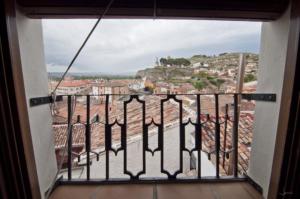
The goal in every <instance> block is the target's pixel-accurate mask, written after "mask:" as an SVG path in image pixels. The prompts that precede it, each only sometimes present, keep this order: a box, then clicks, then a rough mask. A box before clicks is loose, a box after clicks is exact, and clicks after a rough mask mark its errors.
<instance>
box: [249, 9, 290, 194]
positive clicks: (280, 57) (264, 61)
mask: <svg viewBox="0 0 300 199" xmlns="http://www.w3.org/2000/svg"><path fill="white" fill-rule="evenodd" d="M289 15H290V11H289V10H288V11H287V12H286V13H285V14H284V15H283V16H282V17H281V18H280V19H278V20H276V21H273V22H264V23H263V24H262V32H261V47H260V59H259V70H258V84H257V93H276V95H277V100H276V102H275V103H274V102H262V101H257V103H256V107H255V119H254V134H253V143H252V149H251V150H252V151H251V157H250V165H249V171H248V175H249V176H250V177H251V178H252V179H253V180H254V181H255V182H257V183H258V184H259V185H260V186H261V187H262V188H263V195H264V197H267V194H268V189H269V183H270V177H271V170H272V163H273V157H274V148H275V140H276V134H277V130H278V123H279V122H280V121H279V113H280V103H281V94H282V88H283V78H284V71H285V70H286V67H285V63H286V54H287V43H288V33H289V32H288V30H289V25H290V22H289Z"/></svg>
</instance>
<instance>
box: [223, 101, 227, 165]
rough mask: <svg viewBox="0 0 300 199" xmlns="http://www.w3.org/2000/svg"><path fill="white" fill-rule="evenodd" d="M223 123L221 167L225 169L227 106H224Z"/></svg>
mask: <svg viewBox="0 0 300 199" xmlns="http://www.w3.org/2000/svg"><path fill="white" fill-rule="evenodd" d="M224 119H225V122H224V141H223V153H222V161H223V162H222V167H223V168H224V167H225V157H226V156H225V155H226V153H227V151H226V148H227V146H226V145H227V121H228V104H226V105H225V118H224Z"/></svg>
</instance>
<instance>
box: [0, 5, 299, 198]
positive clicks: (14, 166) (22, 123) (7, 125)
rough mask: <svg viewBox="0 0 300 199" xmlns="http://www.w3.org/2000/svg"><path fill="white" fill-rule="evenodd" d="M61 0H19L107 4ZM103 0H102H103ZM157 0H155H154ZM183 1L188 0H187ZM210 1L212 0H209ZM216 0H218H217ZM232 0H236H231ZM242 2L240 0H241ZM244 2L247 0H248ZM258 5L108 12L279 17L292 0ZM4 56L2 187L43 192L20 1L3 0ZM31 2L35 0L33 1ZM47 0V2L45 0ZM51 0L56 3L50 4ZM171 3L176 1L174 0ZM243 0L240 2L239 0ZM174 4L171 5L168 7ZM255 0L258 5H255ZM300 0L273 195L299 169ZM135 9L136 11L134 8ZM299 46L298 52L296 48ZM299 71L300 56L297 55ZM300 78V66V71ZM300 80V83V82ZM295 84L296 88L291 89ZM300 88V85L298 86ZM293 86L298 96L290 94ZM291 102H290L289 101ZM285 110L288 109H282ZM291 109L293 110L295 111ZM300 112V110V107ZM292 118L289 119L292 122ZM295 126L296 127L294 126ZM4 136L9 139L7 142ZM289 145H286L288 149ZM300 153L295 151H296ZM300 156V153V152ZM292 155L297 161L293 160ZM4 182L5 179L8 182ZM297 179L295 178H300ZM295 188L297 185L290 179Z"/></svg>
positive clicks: (5, 192)
mask: <svg viewBox="0 0 300 199" xmlns="http://www.w3.org/2000/svg"><path fill="white" fill-rule="evenodd" d="M57 2H59V1H54V0H52V1H51V0H43V1H42V0H40V1H37V0H23V1H22V0H18V3H19V6H20V9H21V10H23V12H24V13H25V14H27V16H30V17H36V18H39V17H46V18H62V17H64V18H74V17H96V16H98V15H99V14H101V12H100V13H98V11H99V8H102V9H103V8H104V6H103V5H102V6H100V5H98V6H92V5H86V7H84V6H77V7H76V5H73V6H72V5H71V4H69V3H70V2H77V3H78V2H79V3H80V2H81V3H83V4H84V0H78V1H60V2H63V3H65V4H64V5H61V6H60V7H57V6H55V3H57ZM98 2H99V1H98ZM149 2H155V1H149ZM182 2H183V1H182ZM206 2H209V1H206ZM215 2H217V1H215ZM232 2H233V1H232ZM236 2H238V1H236ZM244 2H245V1H244ZM253 2H255V3H256V5H257V6H256V7H253V8H252V10H247V7H248V8H249V4H248V5H247V4H239V3H237V4H234V5H233V6H231V7H232V9H221V8H222V5H220V4H219V6H220V7H219V8H220V9H216V6H217V4H215V5H214V8H215V9H212V8H208V7H206V8H204V7H201V6H200V7H196V8H197V9H191V8H183V9H181V8H180V6H178V5H176V4H174V1H172V3H173V4H174V5H176V6H175V7H172V4H167V5H165V7H161V6H162V5H155V4H152V3H151V4H149V5H148V7H147V5H146V4H145V5H143V6H144V8H143V6H140V7H139V8H138V9H137V8H122V7H119V8H117V7H114V8H113V9H112V10H111V12H110V13H108V17H116V16H122V17H130V16H134V17H140V18H156V17H157V18H172V17H180V18H219V19H224V18H225V19H247V20H249V19H250V20H274V19H277V18H278V17H280V16H281V14H282V13H283V11H284V10H285V8H286V5H287V3H288V0H286V1H285V0H278V1H274V2H277V3H275V4H272V5H273V6H270V4H266V5H267V6H266V5H264V4H263V3H260V2H262V1H253ZM0 3H1V4H0V9H1V10H0V11H1V23H0V26H1V28H0V33H1V60H0V61H1V62H0V64H1V65H0V88H1V90H0V108H1V109H0V114H1V115H0V116H1V118H0V122H1V123H0V125H1V128H2V129H1V131H0V142H1V144H0V150H1V151H0V182H1V183H0V191H1V196H2V197H3V198H39V197H40V190H39V185H38V177H37V171H36V166H35V161H34V153H33V147H32V141H31V135H30V128H29V119H28V114H27V106H26V97H25V90H24V82H23V77H22V68H21V61H20V52H19V46H18V37H17V30H16V16H15V11H16V6H15V1H14V0H12V1H10V0H1V2H0ZM30 3H31V4H30ZM43 3H44V4H43ZM46 3H50V4H51V3H52V5H48V6H47V4H46ZM169 3H171V1H169ZM240 3H241V2H240ZM168 6H169V7H168ZM252 6H253V5H252ZM296 8H298V10H297V9H296ZM299 8H300V6H299V1H297V0H294V1H293V4H292V14H291V23H292V25H291V26H290V27H291V28H290V35H289V46H288V52H287V55H288V58H287V63H286V65H288V66H289V68H288V71H287V73H286V74H285V80H284V81H285V84H284V88H283V90H284V91H285V92H284V93H283V96H282V99H283V100H282V103H281V110H282V111H281V112H282V113H281V115H280V121H281V123H280V124H279V126H278V134H277V139H276V147H275V154H276V156H275V158H274V161H273V168H272V175H271V181H270V188H269V194H268V195H269V198H276V197H277V196H278V195H279V193H281V192H284V191H286V190H285V189H284V187H286V186H285V182H286V181H287V180H286V179H289V178H290V176H291V175H292V174H293V172H295V169H293V167H292V166H293V164H296V163H295V161H296V160H298V159H293V158H295V157H296V158H297V156H293V157H291V156H289V154H291V153H290V151H292V152H295V150H299V148H297V147H296V149H295V148H293V147H295V146H299V145H297V143H298V142H296V141H297V139H296V138H297V137H294V136H293V135H295V132H297V131H298V129H297V128H299V127H297V126H295V124H297V120H296V115H297V112H296V110H297V109H296V105H297V104H296V102H297V92H299V90H297V88H296V86H295V85H297V79H296V78H295V80H291V79H290V78H291V77H290V74H291V71H292V72H293V71H294V72H295V66H296V56H297V53H298V56H299V49H298V47H297V46H296V45H298V43H296V42H295V38H298V37H299V21H300V19H299ZM130 13H131V14H130ZM295 50H296V51H297V52H295ZM297 65H298V71H299V57H298V61H297ZM296 76H297V77H298V78H299V72H296ZM298 85H299V83H298ZM292 89H294V90H292ZM298 89H299V88H298ZM288 92H293V97H292V98H290V97H289V95H287V93H288ZM290 102H291V103H290ZM283 110H285V111H283ZM290 110H291V112H290ZM298 114H299V112H298ZM287 124H289V125H287ZM295 129H296V130H295ZM4 140H5V142H4ZM283 149H285V151H284V150H283ZM293 155H295V154H293ZM298 158H299V157H298ZM288 160H293V161H288ZM3 182H4V183H3ZM295 182H296V181H295ZM290 188H293V186H291V185H290Z"/></svg>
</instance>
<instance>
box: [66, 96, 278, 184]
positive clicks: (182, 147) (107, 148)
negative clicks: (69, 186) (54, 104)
mask: <svg viewBox="0 0 300 199" xmlns="http://www.w3.org/2000/svg"><path fill="white" fill-rule="evenodd" d="M205 95H211V96H212V101H213V104H214V117H213V118H214V119H212V118H211V117H209V115H207V119H206V121H202V120H201V116H203V113H202V110H203V108H202V107H201V97H202V96H204V94H195V95H194V97H195V104H196V108H195V114H196V116H195V120H194V121H195V122H192V120H191V119H188V120H187V121H186V122H185V121H184V119H183V112H184V110H183V109H184V107H183V100H182V99H180V97H179V96H181V95H169V94H168V95H167V94H161V95H158V96H160V97H159V98H158V99H159V100H160V102H159V103H160V122H159V123H157V122H154V120H153V119H152V120H151V122H147V121H146V111H147V107H146V103H145V100H142V99H141V97H140V96H139V95H127V99H126V100H125V101H123V108H124V110H123V111H124V113H123V120H122V122H119V121H118V120H115V121H114V122H110V119H109V118H110V115H109V114H110V111H109V106H110V105H109V103H110V96H112V95H98V96H100V97H102V98H104V99H105V100H104V102H105V114H104V116H102V117H104V121H103V122H104V128H105V131H104V133H105V141H104V154H105V159H106V161H105V178H104V179H99V180H95V179H91V175H90V173H91V168H90V166H91V165H90V161H91V155H93V156H96V158H97V160H99V156H100V154H99V152H95V151H93V150H92V149H91V125H92V124H93V123H97V122H99V116H98V115H97V116H96V117H94V118H91V115H90V106H91V96H90V95H86V96H82V95H80V97H85V98H86V122H84V123H83V125H85V152H84V153H81V154H76V155H75V154H74V153H73V151H72V125H74V123H72V118H71V117H72V116H73V114H72V111H73V110H72V103H73V100H74V98H73V96H71V95H68V96H66V97H67V104H68V124H69V125H70V126H69V127H70V128H71V133H70V135H69V137H68V145H67V147H68V150H67V151H68V153H67V155H68V159H67V173H68V175H67V176H68V177H67V179H60V181H61V182H64V183H78V182H81V183H82V182H92V183H95V182H96V183H110V182H115V181H120V180H115V181H114V179H112V178H111V177H110V172H111V171H110V168H111V167H110V161H109V157H110V152H113V153H115V154H117V153H118V152H119V151H123V153H124V155H123V173H124V174H125V175H127V176H129V178H126V179H123V180H121V181H122V182H137V181H138V182H145V181H150V182H153V180H155V181H178V182H179V181H185V180H186V181H199V180H204V179H206V178H204V177H203V176H202V174H201V159H202V157H201V151H203V150H202V132H203V127H204V125H205V123H206V122H212V123H213V124H214V137H215V139H214V142H215V143H214V150H213V152H210V154H211V153H213V154H214V158H215V160H214V162H215V169H216V171H215V172H216V175H215V176H214V177H211V178H209V179H214V180H223V179H224V180H228V179H229V180H239V179H241V176H239V172H238V153H239V152H238V130H239V127H238V125H239V121H238V120H239V104H238V103H239V97H241V98H246V99H251V100H253V99H256V100H264V101H275V99H276V96H275V95H274V94H240V93H232V94H205ZM223 95H226V96H231V97H232V103H231V104H230V107H231V115H229V114H228V105H226V110H225V111H224V113H225V116H224V118H225V120H222V121H221V120H220V105H219V101H220V96H223ZM134 99H135V100H136V102H138V103H140V104H141V107H142V110H141V113H142V118H141V120H142V129H141V134H142V143H143V144H142V164H143V165H142V169H141V170H140V171H139V172H137V173H136V174H133V172H131V171H130V170H128V167H127V155H128V151H127V147H128V146H127V138H128V132H127V131H128V129H127V127H128V124H127V122H128V121H127V112H128V105H129V104H130V103H131V102H132V101H133V100H134ZM171 99H172V100H174V101H175V102H176V103H178V107H179V110H178V113H179V118H178V121H179V168H178V169H177V170H176V171H175V172H173V173H171V172H169V171H168V170H167V169H166V168H165V165H164V163H165V162H164V159H165V157H164V142H165V140H164V125H165V121H164V106H165V103H166V102H168V101H169V100H171ZM223 115H224V114H223ZM79 120H80V119H78V121H77V122H75V123H78V122H80V121H79ZM229 121H230V122H232V138H231V139H232V148H231V150H230V151H226V150H224V149H221V141H220V132H221V130H220V125H222V124H225V126H227V122H229ZM115 125H117V126H119V127H120V129H121V130H120V131H121V132H120V147H119V148H114V147H113V146H112V142H113V140H112V129H113V127H114V126H115ZM151 125H155V126H156V127H157V128H158V146H157V147H156V148H155V149H151V148H150V147H149V135H148V133H149V127H150V126H151ZM187 125H192V126H193V128H194V129H195V140H194V146H193V148H191V149H188V147H187V146H186V140H185V128H186V126H187ZM225 128H226V127H225ZM225 136H226V135H225ZM224 139H226V137H225V138H224ZM225 142H226V140H225ZM184 152H188V154H189V155H190V156H192V154H193V153H194V152H196V156H197V158H196V159H197V164H196V165H197V168H196V170H197V174H196V176H195V177H194V178H192V179H191V178H188V179H183V178H180V179H179V178H178V175H179V174H181V173H182V172H183V153H184ZM101 153H103V152H101ZM146 153H151V154H152V156H153V155H154V154H155V153H160V172H161V173H163V174H166V176H167V177H166V178H163V179H146V178H141V175H143V174H145V173H146V161H147V159H146ZM226 153H232V158H233V161H232V175H231V176H229V177H228V176H227V177H226V178H224V177H223V176H221V175H220V165H222V164H220V158H222V155H223V158H224V154H226ZM83 155H84V156H85V157H86V165H85V167H86V178H85V179H81V180H76V179H73V178H72V165H73V157H74V156H76V157H77V158H78V161H80V157H81V156H83ZM223 160H224V159H223ZM223 164H224V162H223Z"/></svg>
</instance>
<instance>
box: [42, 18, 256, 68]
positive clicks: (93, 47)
mask: <svg viewBox="0 0 300 199" xmlns="http://www.w3.org/2000/svg"><path fill="white" fill-rule="evenodd" d="M94 23H95V20H91V19H72V20H70V19H69V20H66V19H64V20H61V19H60V20H53V19H52V20H43V33H44V46H45V55H46V64H47V68H48V71H50V72H62V71H65V69H66V66H67V65H68V64H69V62H70V61H71V59H72V57H73V56H74V54H75V52H76V51H77V50H78V48H79V46H80V45H81V44H82V42H83V40H84V38H85V37H86V36H87V34H88V32H89V31H90V29H91V27H92V25H93V24H94ZM260 29H261V23H260V22H236V21H204V20H201V21H200V20H151V19H148V20H141V19H140V20H132V19H131V20H128V19H106V20H102V21H101V22H100V24H99V26H98V28H97V29H96V30H95V32H94V34H93V35H92V36H91V38H90V40H89V41H88V43H87V45H86V46H85V48H84V49H83V51H82V52H81V54H80V56H79V57H78V58H77V60H76V62H75V64H74V66H73V68H72V70H71V72H102V73H110V74H127V73H133V72H136V71H137V70H139V69H144V68H146V67H150V66H152V65H153V64H154V62H155V59H156V57H158V58H160V57H166V56H171V57H191V56H192V55H195V54H207V55H212V54H219V53H223V52H254V53H257V52H258V51H259V43H260Z"/></svg>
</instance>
